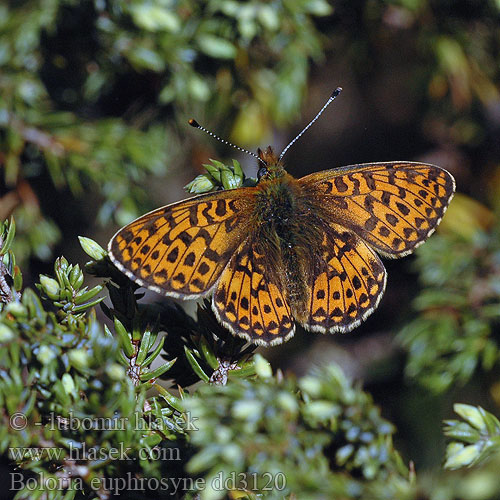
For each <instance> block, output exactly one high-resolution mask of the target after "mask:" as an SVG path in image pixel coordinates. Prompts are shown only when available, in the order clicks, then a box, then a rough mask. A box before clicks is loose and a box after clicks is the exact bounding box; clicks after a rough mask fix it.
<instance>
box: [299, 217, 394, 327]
mask: <svg viewBox="0 0 500 500" xmlns="http://www.w3.org/2000/svg"><path fill="white" fill-rule="evenodd" d="M311 262H312V265H311V271H310V273H309V278H308V286H309V291H310V298H309V303H308V305H307V309H306V311H305V314H302V315H301V316H302V319H301V324H302V325H303V326H304V328H306V329H307V330H313V331H319V332H322V333H326V332H334V331H341V332H347V331H350V330H352V329H353V328H355V327H356V326H357V325H359V323H360V322H361V321H362V320H363V319H365V318H366V317H367V316H368V315H369V314H371V313H372V312H373V311H374V309H375V308H376V307H377V304H378V302H379V301H380V299H381V297H382V295H383V293H384V289H385V282H386V272H385V269H384V266H383V264H382V262H381V261H380V259H379V257H378V256H377V254H376V253H375V252H374V251H373V250H372V249H371V248H370V247H369V246H368V245H367V244H366V243H364V242H363V241H362V240H361V238H359V237H358V236H357V235H356V234H354V233H352V232H351V231H348V230H346V229H344V228H342V227H341V226H338V225H333V224H332V225H331V227H329V228H327V229H326V230H325V233H324V238H323V243H322V245H321V250H320V252H319V253H317V254H316V255H313V256H312V259H311Z"/></svg>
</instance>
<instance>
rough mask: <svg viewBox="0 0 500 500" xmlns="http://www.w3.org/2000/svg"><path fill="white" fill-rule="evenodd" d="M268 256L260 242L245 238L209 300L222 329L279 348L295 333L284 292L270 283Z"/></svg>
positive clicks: (275, 284) (272, 280)
mask: <svg viewBox="0 0 500 500" xmlns="http://www.w3.org/2000/svg"><path fill="white" fill-rule="evenodd" d="M259 243H261V244H260V245H259ZM267 250H268V249H267ZM268 256H269V255H268V253H267V252H266V249H265V246H264V247H263V246H262V242H259V241H253V240H252V238H251V237H250V238H248V240H247V241H245V242H244V243H243V244H242V245H241V247H240V248H239V249H238V251H237V252H236V253H235V255H234V257H233V258H232V259H231V261H230V262H229V264H228V266H227V267H226V269H225V270H224V271H223V273H222V276H221V279H220V281H219V283H218V284H217V288H216V290H215V293H214V296H213V300H212V308H213V310H214V311H215V314H216V316H217V318H218V319H219V321H220V322H221V323H222V324H223V325H224V326H225V327H226V328H228V329H229V330H231V331H232V332H233V333H235V334H236V335H238V336H240V337H243V338H245V339H247V340H248V341H250V342H254V343H256V344H261V345H275V344H280V343H281V342H284V341H286V340H288V339H289V338H290V337H291V336H292V335H293V333H294V330H295V325H294V322H293V318H292V314H291V311H290V306H289V305H288V303H287V301H286V299H285V295H284V294H285V290H284V289H283V287H282V286H280V285H279V284H278V283H276V282H274V281H275V280H274V278H273V276H276V273H272V272H270V271H271V270H270V269H269V264H270V260H269V258H268ZM278 275H279V273H278Z"/></svg>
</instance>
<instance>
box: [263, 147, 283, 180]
mask: <svg viewBox="0 0 500 500" xmlns="http://www.w3.org/2000/svg"><path fill="white" fill-rule="evenodd" d="M257 155H258V157H259V170H258V172H257V178H258V179H259V181H260V180H261V179H262V178H266V179H273V178H277V177H281V176H283V175H284V173H285V169H284V167H283V163H282V162H281V160H279V159H278V157H277V156H276V154H275V153H274V151H273V149H272V148H271V146H268V147H267V149H265V150H262V149H260V148H259V149H258V150H257Z"/></svg>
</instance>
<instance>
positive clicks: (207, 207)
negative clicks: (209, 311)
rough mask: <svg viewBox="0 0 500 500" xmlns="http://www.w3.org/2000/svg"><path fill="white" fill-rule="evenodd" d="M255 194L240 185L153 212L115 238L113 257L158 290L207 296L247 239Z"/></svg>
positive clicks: (129, 273) (138, 279) (131, 275)
mask: <svg viewBox="0 0 500 500" xmlns="http://www.w3.org/2000/svg"><path fill="white" fill-rule="evenodd" d="M236 192H237V196H236ZM254 198H255V195H254V189H253V188H240V189H237V190H228V191H220V192H216V193H210V194H207V195H201V196H196V197H194V198H191V199H189V200H185V201H181V202H178V203H174V204H171V205H167V206H166V207H163V208H159V209H157V210H153V211H152V212H149V213H148V214H146V215H143V216H142V217H139V218H138V219H136V220H135V221H133V222H131V223H130V224H128V225H127V226H125V227H124V228H122V229H120V230H119V231H118V232H117V233H116V234H115V235H114V236H113V238H112V239H111V241H110V243H109V248H108V250H109V256H110V258H111V260H112V262H113V263H114V264H115V265H116V266H117V267H118V269H120V270H121V271H122V272H123V273H125V274H126V275H127V276H128V277H129V278H130V279H131V280H133V281H135V282H137V283H138V284H140V285H141V286H144V287H146V288H149V289H151V290H154V291H155V292H158V293H161V294H164V295H169V296H172V297H176V298H181V299H193V298H197V297H201V296H204V295H206V294H208V293H209V292H210V291H211V289H212V288H213V286H214V285H215V284H216V282H217V280H218V279H219V277H220V275H221V273H222V270H223V269H224V267H225V266H226V265H227V263H228V262H229V260H230V258H231V256H232V255H233V253H234V251H235V250H236V249H237V247H238V246H239V244H240V242H241V241H242V239H243V238H244V237H246V234H245V233H246V232H248V224H249V218H248V213H249V211H251V209H252V206H253V203H254Z"/></svg>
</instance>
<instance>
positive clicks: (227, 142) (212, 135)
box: [188, 118, 265, 165]
mask: <svg viewBox="0 0 500 500" xmlns="http://www.w3.org/2000/svg"><path fill="white" fill-rule="evenodd" d="M188 123H189V125H191V127H194V128H197V129H199V130H203V132H205V133H206V134H208V135H209V136H210V137H213V138H214V139H217V140H218V141H220V142H222V143H223V144H227V145H228V146H231V147H232V148H235V149H237V150H238V151H241V152H242V153H246V154H249V155H250V156H253V157H254V158H257V160H259V161H260V162H261V163H262V164H264V165H265V162H264V161H263V160H262V158H259V157H258V156H257V155H256V154H255V153H252V152H251V151H248V149H245V148H240V147H239V146H236V145H234V144H233V143H232V142H229V141H226V140H225V139H222V138H221V137H219V136H218V135H216V134H214V133H213V132H210V130H207V129H206V128H205V127H202V126H201V125H200V124H199V123H198V122H197V121H196V120H195V119H194V118H190V119H189V120H188Z"/></svg>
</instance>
